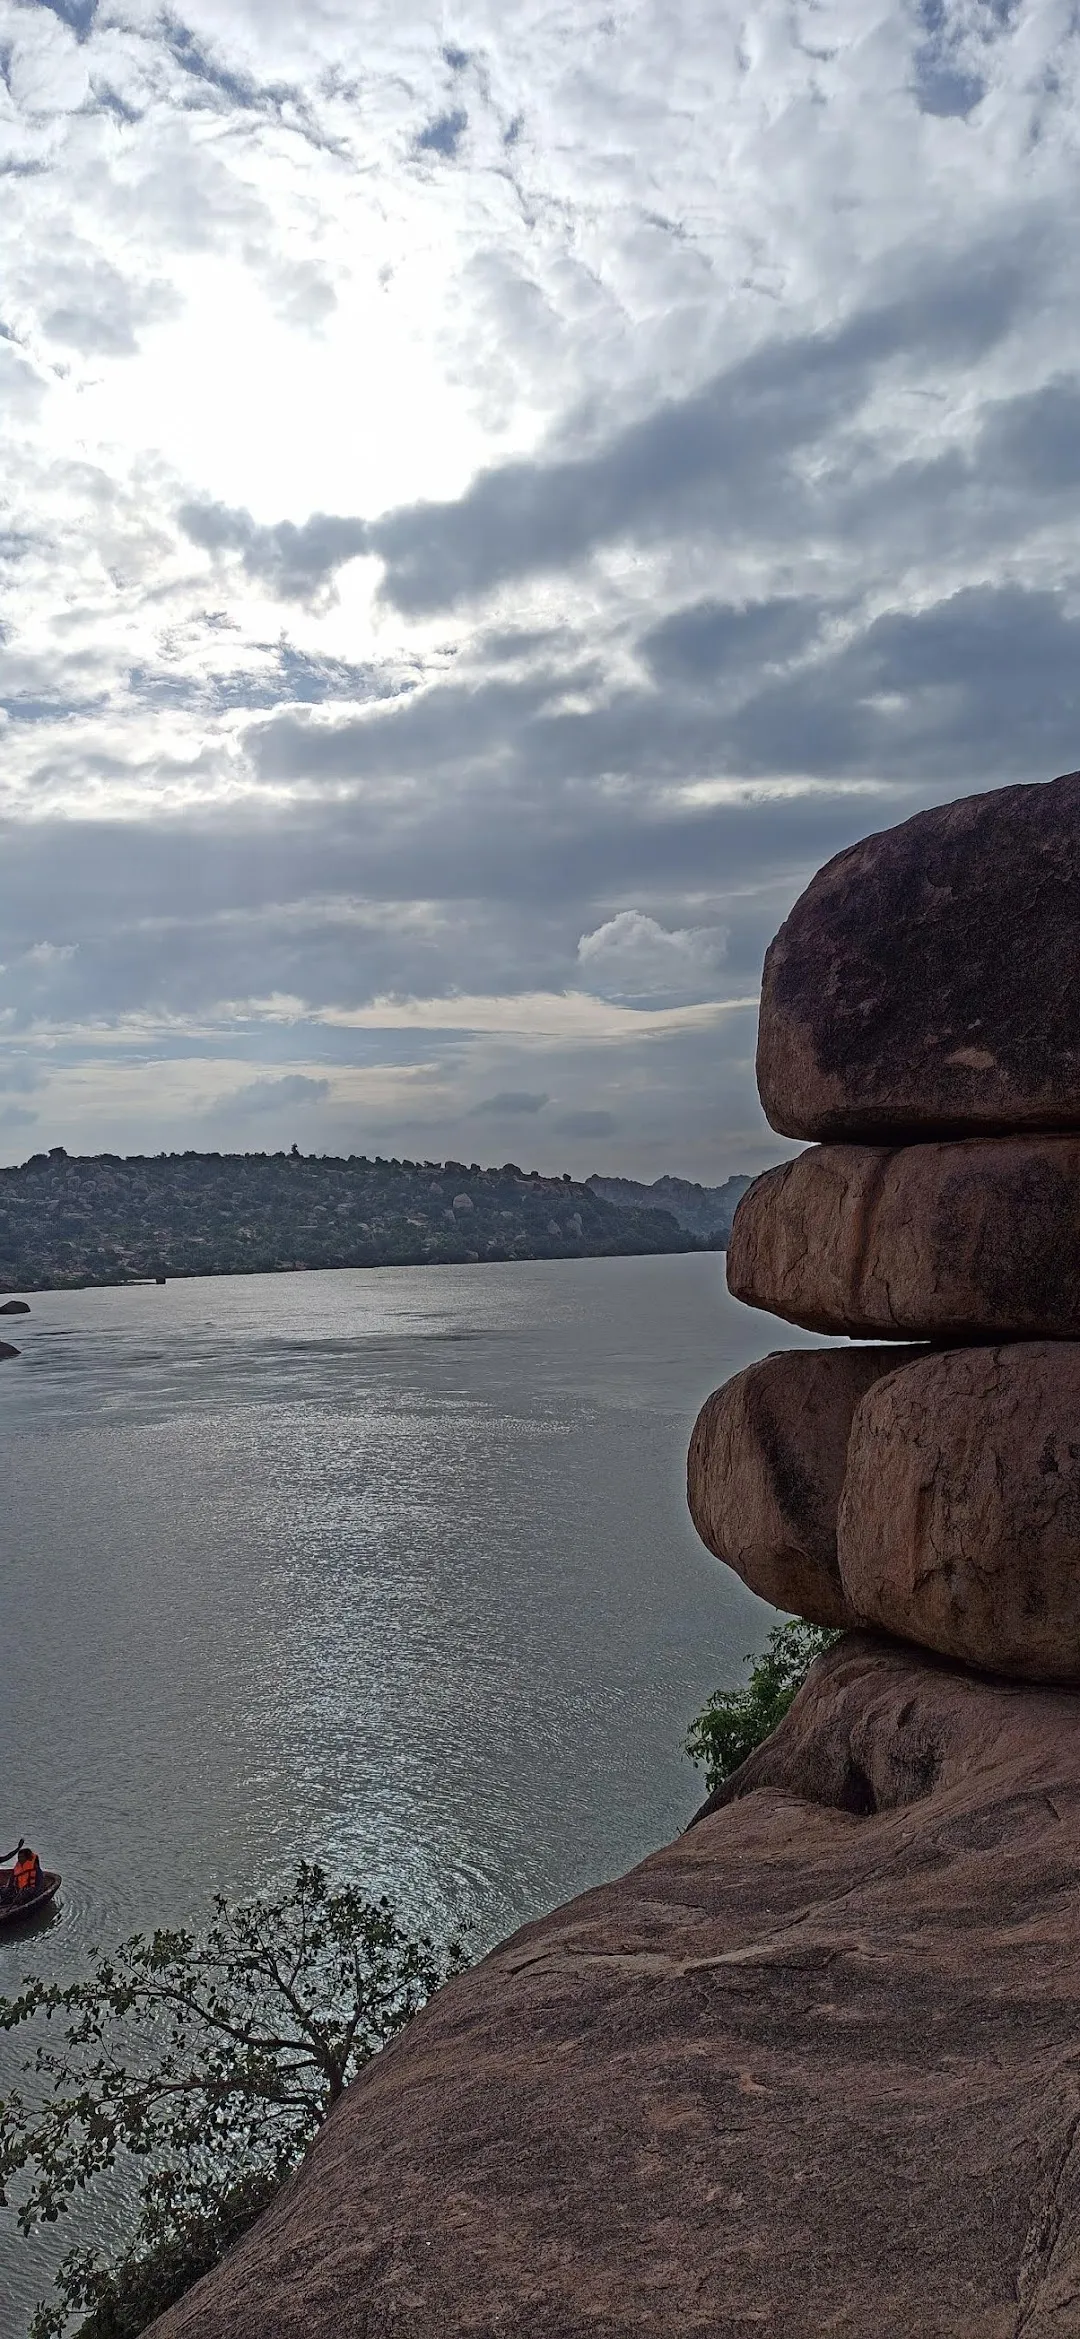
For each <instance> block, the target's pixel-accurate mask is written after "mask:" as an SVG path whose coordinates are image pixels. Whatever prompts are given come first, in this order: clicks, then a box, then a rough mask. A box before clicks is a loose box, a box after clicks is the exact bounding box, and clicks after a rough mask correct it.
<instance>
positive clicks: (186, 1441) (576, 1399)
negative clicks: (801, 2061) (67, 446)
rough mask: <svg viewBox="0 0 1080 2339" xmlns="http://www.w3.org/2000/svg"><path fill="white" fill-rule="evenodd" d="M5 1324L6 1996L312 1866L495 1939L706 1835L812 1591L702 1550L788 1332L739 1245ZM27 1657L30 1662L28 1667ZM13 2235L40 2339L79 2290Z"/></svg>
mask: <svg viewBox="0 0 1080 2339" xmlns="http://www.w3.org/2000/svg"><path fill="white" fill-rule="evenodd" d="M32 1305H33V1313H32V1315H31V1316H30V1317H28V1318H23V1319H20V1320H19V1321H18V1322H17V1323H10V1324H9V1325H7V1326H5V1329H6V1330H7V1332H8V1334H9V1336H10V1337H12V1338H13V1339H14V1340H15V1341H16V1342H17V1343H18V1345H19V1347H20V1349H21V1351H22V1354H21V1356H20V1357H19V1358H18V1360H16V1361H14V1362H11V1363H8V1364H5V1365H3V1367H2V1368H0V1546H2V1572H0V1583H2V1598H3V1610H2V1615H3V1649H4V1668H5V1688H4V1698H3V1705H2V1709H0V1838H2V1839H3V1843H2V1846H0V1848H6V1846H7V1844H8V1843H13V1842H14V1841H15V1838H16V1837H17V1836H18V1835H19V1833H20V1832H25V1833H26V1834H27V1835H29V1836H30V1837H31V1838H32V1840H33V1841H34V1842H35V1843H36V1844H37V1846H38V1847H39V1849H40V1850H41V1853H42V1855H43V1857H44V1858H45V1859H46V1861H47V1863H48V1864H49V1865H50V1866H58V1867H59V1868H61V1869H62V1871H63V1875H64V1889H63V1903H62V1910H61V1913H60V1915H59V1917H58V1919H57V1921H56V1922H55V1923H54V1925H53V1926H52V1927H51V1928H50V1930H49V1931H48V1932H46V1933H43V1934H39V1935H37V1936H35V1937H34V1938H33V1939H32V1940H27V1939H26V1938H24V1939H23V1940H22V1942H21V1943H19V1944H18V1945H15V1944H12V1943H10V1942H7V1943H4V1942H0V1990H5V1989H11V1988H13V1987H14V1986H15V1985H16V1983H17V1981H18V1979H19V1978H20V1976H21V1975H22V1974H23V1973H24V1972H25V1971H27V1970H31V1969H33V1970H37V1971H42V1970H45V1971H48V1972H50V1973H56V1974H61V1975H62V1974H67V1973H71V1972H74V1971H77V1970H79V1967H80V1964H81V1963H82V1962H83V1961H84V1959H85V1957H86V1953H87V1951H88V1950H89V1949H90V1948H91V1947H92V1946H93V1945H95V1944H97V1943H99V1942H100V1943H101V1944H102V1945H105V1944H107V1943H109V1942H111V1941H113V1940H115V1939H117V1938H119V1937H120V1936H121V1935H122V1934H123V1933H124V1932H126V1931H130V1930H132V1929H133V1928H135V1927H137V1926H142V1925H150V1924H153V1923H156V1922H159V1921H163V1920H168V1919H177V1918H194V1919H195V1920H198V1919H199V1917H200V1914H201V1912H202V1911H204V1910H205V1907H206V1903H207V1900H208V1896H209V1894H210V1893H211V1892H212V1891H213V1890H215V1889H217V1888H221V1889H224V1890H228V1891H230V1892H248V1891H252V1890H258V1889H259V1888H260V1887H262V1886H264V1885H267V1884H270V1883H274V1882H276V1881H278V1880H280V1879H281V1878H283V1877H285V1876H287V1875H288V1874H289V1872H290V1871H291V1869H292V1867H293V1865H294V1864H295V1861H296V1859H297V1857H298V1855H299V1854H300V1853H301V1851H306V1852H308V1853H309V1854H318V1856H320V1857H322V1858H324V1859H325V1860H326V1861H327V1863H328V1864H329V1865H330V1866H331V1867H332V1868H334V1869H335V1870H337V1871H338V1872H340V1873H341V1874H343V1875H348V1876H349V1877H353V1878H357V1879H361V1880H363V1881H365V1882H366V1883H368V1884H370V1885H371V1886H372V1887H373V1888H375V1889H378V1890H385V1891H387V1892H389V1893H390V1894H391V1895H392V1897H393V1898H394V1899H395V1901H396V1902H397V1903H398V1904H399V1905H400V1906H401V1907H402V1909H403V1910H404V1911H405V1912H407V1913H408V1915H409V1916H411V1917H412V1918H414V1919H416V1920H418V1921H420V1922H422V1923H424V1924H425V1925H431V1926H434V1927H436V1928H441V1927H446V1928H447V1929H450V1928H451V1927H456V1926H460V1925H462V1924H466V1925H468V1926H469V1928H470V1935H471V1940H472V1943H473V1945H474V1946H475V1947H477V1948H480V1947H483V1946H485V1945H487V1944H488V1943H489V1942H490V1941H491V1940H492V1939H494V1938H496V1937H497V1936H498V1935H499V1934H501V1933H505V1932H506V1931H508V1930H509V1929H511V1928H512V1927H513V1926H514V1925H515V1924H517V1923H519V1922H521V1921H522V1920H523V1919H524V1918H526V1917H530V1916H535V1915H537V1914H538V1913H539V1912H540V1911H542V1910H543V1909H546V1908H548V1907H550V1906H551V1905H552V1904H553V1903H554V1902H556V1901H559V1900H562V1899H565V1898H566V1897H567V1896H568V1895H569V1894H572V1893H574V1892H576V1891H578V1890H579V1889H581V1888H582V1887H584V1886H585V1885H588V1884H591V1883H595V1882H596V1881H597V1880H598V1879H600V1878H602V1877H606V1876H611V1875H614V1874H616V1873H617V1872H618V1871H619V1870H621V1869H623V1868H625V1867H627V1866H628V1865H629V1864H630V1863H631V1862H633V1861H634V1860H636V1859H639V1858H640V1857H641V1856H642V1855H643V1854H644V1853H645V1852H646V1851H648V1850H650V1849H651V1848H653V1847H654V1846H655V1845H657V1844H659V1843H662V1842H663V1841H664V1840H665V1839H666V1838H668V1837H670V1836H671V1835H672V1834H673V1833H674V1832H675V1830H676V1829H677V1828H678V1827H679V1826H681V1825H682V1824H683V1823H684V1822H685V1821H686V1819H687V1818H688V1817H689V1815H690V1813H691V1811H692V1810H693V1808H694V1806H695V1803H696V1801H698V1800H699V1799H700V1791H699V1786H698V1782H697V1779H696V1775H695V1773H694V1772H693V1771H692V1769H691V1768H690V1765H689V1764H688V1763H687V1762H686V1760H685V1758H684V1757H683V1755H682V1752H681V1746H682V1740H683V1737H684V1734H685V1730H686V1725H687V1722H688V1720H689V1719H690V1717H691V1716H692V1714H693V1713H694V1712H695V1711H696V1709H697V1708H698V1707H699V1706H700V1704H701V1702H702V1700H703V1698H704V1697H705V1695H706V1694H707V1692H708V1691H709V1690H710V1689H711V1688H713V1687H714V1686H715V1685H717V1684H718V1683H727V1682H733V1681H735V1680H737V1679H738V1678H739V1677H740V1675H741V1672H742V1660H743V1658H744V1655H745V1653H746V1651H747V1650H749V1649H752V1648H756V1647H758V1646H760V1644H761V1643H762V1641H763V1639H764V1636H765V1633H766V1631H767V1630H768V1628H769V1625H770V1623H771V1622H772V1621H774V1616H773V1611H772V1610H768V1609H765V1608H763V1607H762V1606H761V1604H760V1603H759V1602H758V1601H756V1600H755V1599H753V1597H752V1596H751V1595H750V1594H749V1593H748V1592H746V1591H745V1590H744V1589H743V1587H742V1586H741V1585H740V1584H739V1583H738V1582H737V1580H736V1578H735V1577H734V1576H732V1575H730V1574H729V1573H728V1572H727V1571H726V1570H724V1569H723V1568H721V1567H719V1566H718V1565H717V1564H716V1563H715V1562H714V1561H713V1560H712V1559H711V1558H710V1557H709V1555H708V1553H707V1552H706V1551H704V1550H703V1548H702V1546H701V1545H700V1544H699V1543H698V1541H697V1538H696V1536H695V1535H694V1532H693V1529H692V1528H691V1526H690V1523H689V1520H688V1518H687V1516H686V1511H685V1497H684V1493H683V1470H684V1459H685V1452H686V1444H687V1438H688V1436H689V1431H690V1427H691V1424H692V1421H693V1418H694V1415H695V1413H696V1411H697V1408H698V1406H699V1404H700V1403H701V1400H702V1398H703V1397H704V1396H705V1395H706V1394H707V1392H708V1391H709V1390H710V1389H711V1388H714V1387H715V1386H716V1384H717V1383H718V1382H719V1381H721V1380H723V1379H725V1378H726V1377H727V1376H728V1375H729V1374H730V1373H732V1372H734V1371H737V1370H738V1369H739V1367H740V1366H741V1365H743V1364H745V1363H748V1362H749V1361H750V1360H751V1359H752V1358H753V1357H755V1356H757V1355H760V1354H762V1353H764V1351H765V1350H766V1349H768V1348H770V1347H775V1346H777V1344H778V1341H777V1335H778V1333H779V1334H780V1336H781V1339H787V1338H790V1339H791V1340H792V1341H796V1340H799V1339H800V1337H801V1336H800V1335H798V1334H791V1335H787V1334H786V1332H785V1331H784V1330H783V1328H781V1327H779V1326H777V1325H776V1324H774V1323H772V1322H770V1320H769V1319H768V1318H766V1317H764V1316H760V1315H757V1314H755V1313H754V1312H752V1311H751V1310H748V1309H745V1308H742V1307H740V1306H738V1305H737V1304H736V1303H735V1302H734V1301H732V1300H730V1299H729V1298H728V1297H727V1295H726V1292H725V1290H724V1279H723V1261H722V1259H721V1258H720V1257H718V1256H716V1255H712V1254H708V1255H706V1254H697V1255H694V1256H691V1257H686V1258H683V1257H678V1258H661V1259H625V1260H588V1261H583V1262H567V1263H565V1264H563V1263H549V1262H535V1263H525V1264H521V1265H514V1266H497V1267H496V1266H492V1267H485V1266H474V1267H463V1268H455V1267H449V1268H424V1269H409V1268H399V1269H384V1270H376V1271H371V1270H368V1271H359V1270H358V1271H342V1272H338V1273H327V1274H319V1275H314V1274H313V1275H296V1276H288V1275H285V1276H246V1277H237V1278H213V1279H207V1280H205V1281H203V1280H200V1281H195V1282H182V1283H170V1284H168V1285H167V1286H165V1288H164V1289H162V1288H158V1287H151V1288H130V1289H127V1290H123V1291H98V1292H79V1293H45V1294H42V1295H40V1296H38V1297H36V1298H35V1299H34V1300H33V1302H32ZM16 1642H17V1644H18V1650H19V1655H18V1661H17V1663H15V1662H13V1652H14V1649H15V1646H16ZM41 2289H42V2282H41V2277H40V2261H39V2260H38V2255H37V2251H36V2249H35V2250H31V2249H30V2248H29V2247H28V2245H27V2244H25V2243H18V2242H16V2241H15V2239H14V2237H13V2236H12V2234H11V2232H10V2228H9V2227H8V2226H7V2225H6V2224H3V2225H0V2334H3V2339H11V2335H13V2334H16V2333H19V2332H21V2331H22V2330H23V2329H24V2327H25V2319H26V2310H27V2306H28V2304H29V2303H30V2302H32V2300H33V2298H34V2297H35V2296H38V2295H40V2292H41Z"/></svg>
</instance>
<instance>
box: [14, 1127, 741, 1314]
mask: <svg viewBox="0 0 1080 2339" xmlns="http://www.w3.org/2000/svg"><path fill="white" fill-rule="evenodd" d="M699 1247H700V1246H699V1243H698V1240H697V1238H696V1237H695V1236H694V1235H692V1234H689V1233H688V1232H687V1231H686V1230H685V1229H684V1228H683V1227H680V1226H679V1225H677V1223H676V1221H675V1219H674V1217H672V1215H671V1214H670V1212H668V1211H664V1210H658V1209H655V1208H631V1209H627V1208H618V1209H617V1208H615V1206H614V1205H613V1204H612V1203H610V1202H607V1201H605V1200H604V1199H603V1197H602V1196H601V1195H599V1194H597V1193H596V1192H595V1191H594V1190H593V1189H592V1188H591V1187H590V1186H587V1185H578V1184H575V1183H574V1181H573V1180H572V1179H570V1178H568V1177H560V1178H554V1177H541V1176H540V1175H539V1174H538V1173H537V1172H536V1171H530V1172H526V1171H524V1170H520V1169H519V1168H518V1167H517V1165H516V1163H514V1162H507V1163H506V1164H505V1165H504V1166H503V1168H502V1169H487V1170H485V1169H481V1168H480V1167H479V1165H478V1164H477V1163H475V1162H474V1163H473V1164H472V1165H471V1167H468V1168H467V1167H466V1166H465V1164H464V1163H462V1162H455V1161H448V1162H430V1161H427V1162H415V1161H396V1160H394V1161H383V1160H375V1161H369V1160H367V1159H366V1158H365V1157H363V1156H361V1155H352V1156H350V1157H349V1158H348V1159H347V1160H336V1159H330V1158H327V1157H325V1156H316V1155H305V1154H299V1153H275V1154H261V1153H239V1154H235V1153H234V1154H217V1153H177V1154H159V1155H156V1156H153V1157H149V1156H146V1157H143V1156H137V1155H136V1156H133V1157H132V1158H131V1159H127V1160H124V1159H121V1157H120V1156H119V1155H118V1154H111V1153H104V1154H93V1155H81V1156H79V1155H68V1154H67V1153H65V1152H64V1150H63V1148H62V1147H60V1146H57V1147H55V1148H54V1149H53V1151H52V1152H51V1153H47V1154H35V1155H34V1156H33V1158H32V1159H31V1160H30V1161H28V1162H25V1163H23V1164H22V1165H21V1166H20V1167H19V1168H17V1169H0V1291H43V1290H48V1289H54V1288H65V1287H66V1288H71V1287H72V1286H76V1285H83V1284H100V1283H124V1282H130V1281H132V1280H133V1279H137V1278H139V1277H149V1276H159V1275H165V1276H170V1275H176V1276H179V1275H242V1274H263V1273H268V1272H274V1271H277V1270H280V1269H287V1268H299V1267H387V1266H419V1265H423V1264H425V1263H426V1262H431V1263H433V1264H434V1263H444V1264H449V1263H454V1262H464V1261H469V1260H475V1259H585V1258H603V1257H607V1256H609V1255H615V1254H618V1253H623V1254H634V1253H647V1252H656V1251H692V1250H696V1249H698V1248H699Z"/></svg>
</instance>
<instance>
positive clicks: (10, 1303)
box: [0, 1299, 30, 1316]
mask: <svg viewBox="0 0 1080 2339" xmlns="http://www.w3.org/2000/svg"><path fill="white" fill-rule="evenodd" d="M29 1313H30V1303H29V1301H28V1300H25V1299H6V1300H5V1301H4V1302H3V1305H2V1306H0V1316H28V1315H29Z"/></svg>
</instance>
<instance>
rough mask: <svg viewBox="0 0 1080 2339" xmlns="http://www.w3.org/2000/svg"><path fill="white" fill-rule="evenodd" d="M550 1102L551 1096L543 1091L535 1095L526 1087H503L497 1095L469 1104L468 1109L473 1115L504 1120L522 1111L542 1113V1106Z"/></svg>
mask: <svg viewBox="0 0 1080 2339" xmlns="http://www.w3.org/2000/svg"><path fill="white" fill-rule="evenodd" d="M550 1103H551V1098H550V1097H549V1096H547V1095H546V1094H545V1093H544V1092H543V1091H541V1092H540V1094H539V1095H537V1094H534V1093H533V1091H532V1090H531V1089H527V1088H503V1089H500V1091H499V1094H498V1096H485V1097H483V1098H482V1099H481V1101H480V1103H479V1104H477V1105H471V1106H470V1108H469V1109H470V1112H471V1113H472V1115H473V1116H474V1117H475V1116H476V1115H478V1114H490V1116H491V1117H492V1119H496V1118H497V1119H499V1120H505V1119H507V1118H510V1119H513V1118H514V1117H515V1116H516V1115H518V1114H522V1113H525V1114H531V1113H542V1112H543V1109H544V1106H545V1105H546V1104H550Z"/></svg>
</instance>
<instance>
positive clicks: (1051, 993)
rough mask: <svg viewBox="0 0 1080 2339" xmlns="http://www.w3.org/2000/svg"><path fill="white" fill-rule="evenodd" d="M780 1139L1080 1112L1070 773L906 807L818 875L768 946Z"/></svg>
mask: <svg viewBox="0 0 1080 2339" xmlns="http://www.w3.org/2000/svg"><path fill="white" fill-rule="evenodd" d="M758 1086H759V1088H760V1091H761V1101H762V1103H763V1105H764V1107H765V1111H766V1113H767V1114H768V1117H769V1120H770V1121H771V1122H772V1125H773V1128H774V1129H779V1130H781V1131H783V1133H784V1134H785V1135H786V1136H789V1137H854V1138H861V1139H866V1140H868V1141H870V1142H881V1141H885V1140H888V1139H891V1138H900V1139H902V1138H905V1137H923V1136H950V1135H960V1136H963V1135H965V1134H968V1133H974V1132H976V1131H993V1130H1007V1129H1053V1128H1066V1129H1068V1128H1076V1127H1078V1126H1080V773H1077V772H1071V773H1069V774H1068V775H1067V776H1066V777H1065V778H1064V779H1060V780H1054V781H1052V782H1050V783H1049V784H1048V785H1046V786H1043V787H1020V788H998V789H995V791H994V792H993V794H991V795H986V796H969V797H967V798H965V799H963V800H962V801H961V802H960V803H958V804H944V805H940V806H936V807H935V808H934V809H933V810H932V811H929V812H919V813H916V815H915V817H914V819H913V820H907V821H904V822H902V823H901V825H900V826H899V827H898V828H890V829H886V830H885V831H884V833H883V834H882V835H880V836H872V837H866V838H864V840H863V841H862V843H861V844H857V845H852V846H850V847H849V849H848V850H847V851H846V852H844V853H840V854H838V855H837V857H836V859H835V860H834V861H829V862H828V863H827V864H826V866H825V868H824V869H822V870H820V871H819V872H818V875H817V876H816V877H814V878H813V879H812V880H811V882H810V884H809V885H808V886H807V889H806V891H805V893H804V894H803V895H802V896H801V898H800V900H799V901H797V902H796V904H795V907H794V909H793V910H792V912H791V916H790V917H789V918H788V919H787V921H786V923H785V924H784V925H783V926H782V927H781V929H780V932H779V934H778V935H777V937H776V940H775V942H774V943H773V944H772V947H771V949H770V951H769V953H768V956H767V958H766V960H765V973H764V978H763V983H762V993H761V1016H760V1021H759V1025H758Z"/></svg>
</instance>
